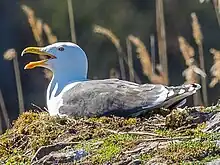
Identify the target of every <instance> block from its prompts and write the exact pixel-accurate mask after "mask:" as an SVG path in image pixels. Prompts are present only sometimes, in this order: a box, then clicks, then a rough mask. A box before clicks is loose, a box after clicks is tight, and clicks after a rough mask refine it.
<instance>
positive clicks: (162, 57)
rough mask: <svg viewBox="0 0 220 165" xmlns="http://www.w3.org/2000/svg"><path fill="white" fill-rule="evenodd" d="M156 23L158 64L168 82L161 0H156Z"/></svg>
mask: <svg viewBox="0 0 220 165" xmlns="http://www.w3.org/2000/svg"><path fill="white" fill-rule="evenodd" d="M156 24H157V36H158V49H159V58H160V64H161V65H162V68H163V72H164V79H165V83H166V84H169V82H168V81H169V80H168V66H167V46H166V32H165V23H164V11H163V0H156Z"/></svg>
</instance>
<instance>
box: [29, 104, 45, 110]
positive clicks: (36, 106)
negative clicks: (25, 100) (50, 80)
mask: <svg viewBox="0 0 220 165" xmlns="http://www.w3.org/2000/svg"><path fill="white" fill-rule="evenodd" d="M31 105H32V106H33V107H35V108H37V109H39V110H40V111H42V112H45V111H47V110H46V109H42V108H41V107H39V106H38V105H36V104H34V103H31ZM44 108H45V107H44ZM47 112H48V111H47Z"/></svg>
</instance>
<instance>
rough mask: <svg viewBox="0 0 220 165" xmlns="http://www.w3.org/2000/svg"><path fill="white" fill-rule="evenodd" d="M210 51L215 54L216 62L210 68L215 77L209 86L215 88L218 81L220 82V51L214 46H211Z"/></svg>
mask: <svg viewBox="0 0 220 165" xmlns="http://www.w3.org/2000/svg"><path fill="white" fill-rule="evenodd" d="M210 53H212V54H213V55H214V57H213V59H214V64H213V66H212V67H211V70H210V72H211V74H212V76H213V78H212V81H211V83H210V84H209V86H210V87H211V88H213V87H214V86H215V85H216V84H217V83H219V82H220V51H219V50H216V49H214V48H211V49H210Z"/></svg>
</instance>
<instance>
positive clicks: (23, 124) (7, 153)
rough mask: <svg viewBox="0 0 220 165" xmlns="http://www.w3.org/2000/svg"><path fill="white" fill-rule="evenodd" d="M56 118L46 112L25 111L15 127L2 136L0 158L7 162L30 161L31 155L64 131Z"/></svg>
mask: <svg viewBox="0 0 220 165" xmlns="http://www.w3.org/2000/svg"><path fill="white" fill-rule="evenodd" d="M58 124H59V121H58V120H56V118H53V117H50V116H48V115H47V114H46V113H41V114H39V113H34V112H25V113H24V114H22V115H21V116H20V117H19V118H18V119H17V120H16V121H15V122H14V124H13V128H12V129H10V130H7V131H6V133H5V134H3V135H2V136H1V137H0V160H1V161H4V162H5V163H6V164H7V163H9V164H13V161H15V162H16V163H22V162H24V163H28V162H29V161H30V157H27V156H26V153H25V152H26V151H27V150H30V152H31V153H29V154H30V155H33V154H34V152H35V151H36V150H37V149H38V148H39V147H40V146H43V145H48V144H51V143H52V142H53V140H54V139H55V138H56V137H57V136H58V135H59V134H61V133H62V131H63V129H60V128H61V127H62V126H61V125H58Z"/></svg>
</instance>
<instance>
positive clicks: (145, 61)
mask: <svg viewBox="0 0 220 165" xmlns="http://www.w3.org/2000/svg"><path fill="white" fill-rule="evenodd" d="M128 39H129V40H130V41H131V42H132V43H133V44H134V45H135V46H136V52H137V54H138V58H139V59H140V62H141V65H142V70H143V73H144V74H145V75H146V76H147V77H148V78H149V80H150V81H151V82H152V83H155V84H158V83H160V84H166V80H165V75H164V72H163V71H162V69H161V67H157V69H158V71H159V74H160V75H157V74H155V73H153V70H152V63H151V60H150V54H149V52H148V50H147V48H146V47H145V45H144V43H143V42H142V41H141V40H140V39H139V38H137V37H135V36H133V35H129V36H128Z"/></svg>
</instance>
